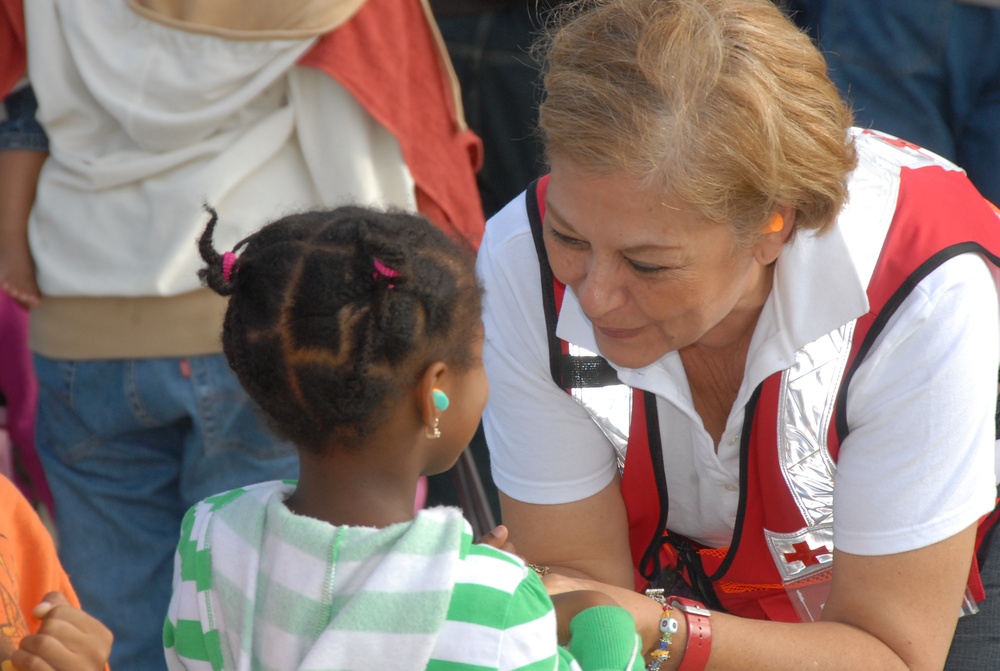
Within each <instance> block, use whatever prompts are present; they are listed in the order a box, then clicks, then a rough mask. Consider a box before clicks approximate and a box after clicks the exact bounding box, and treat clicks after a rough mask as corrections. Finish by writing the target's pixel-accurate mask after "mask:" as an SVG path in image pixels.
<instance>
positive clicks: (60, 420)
mask: <svg viewBox="0 0 1000 671" xmlns="http://www.w3.org/2000/svg"><path fill="white" fill-rule="evenodd" d="M34 360H35V376H36V378H37V379H38V408H37V411H36V429H35V441H36V447H37V449H38V451H39V452H40V453H42V454H43V455H44V454H45V453H50V454H52V455H54V456H56V457H57V458H58V459H59V460H60V461H62V462H63V463H66V464H74V463H78V462H80V461H82V460H83V459H85V458H86V457H87V456H88V455H90V454H92V453H93V452H94V451H95V450H97V449H98V448H99V447H100V445H101V442H102V441H101V438H100V436H99V435H98V433H97V432H96V431H94V430H93V429H92V428H91V426H90V425H89V424H88V422H87V421H86V420H85V418H84V416H83V415H81V413H80V411H79V403H78V402H76V401H77V400H78V399H74V395H75V394H78V393H79V389H78V388H77V385H76V384H75V382H76V373H77V363H76V362H73V361H60V360H55V359H48V358H45V357H42V356H39V355H37V354H36V355H35V357H34Z"/></svg>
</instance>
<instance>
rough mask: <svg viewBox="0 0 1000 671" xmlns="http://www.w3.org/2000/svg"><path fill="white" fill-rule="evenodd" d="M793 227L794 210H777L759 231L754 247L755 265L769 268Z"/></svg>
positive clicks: (791, 208)
mask: <svg viewBox="0 0 1000 671" xmlns="http://www.w3.org/2000/svg"><path fill="white" fill-rule="evenodd" d="M794 227H795V208H794V207H787V206H781V207H779V208H777V209H776V210H775V212H773V213H772V214H771V217H770V218H769V219H768V220H767V223H766V224H765V225H764V226H763V228H761V229H760V239H759V240H758V241H757V243H756V244H755V245H754V258H755V259H757V263H759V264H761V265H762V266H769V265H771V264H772V263H774V262H775V261H777V259H778V256H779V255H780V254H781V249H782V248H783V247H784V246H785V243H786V242H788V238H789V237H790V236H791V235H792V230H794Z"/></svg>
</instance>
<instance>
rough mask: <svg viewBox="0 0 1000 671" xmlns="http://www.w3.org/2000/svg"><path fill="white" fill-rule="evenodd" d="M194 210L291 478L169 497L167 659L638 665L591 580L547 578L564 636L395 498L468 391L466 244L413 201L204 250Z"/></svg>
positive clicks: (509, 583)
mask: <svg viewBox="0 0 1000 671" xmlns="http://www.w3.org/2000/svg"><path fill="white" fill-rule="evenodd" d="M211 214H212V218H211V221H210V222H209V223H208V226H207V228H206V230H205V232H204V234H203V235H202V237H201V240H200V243H199V247H200V250H201V255H202V258H203V259H204V260H205V262H206V264H207V267H206V268H205V269H203V270H202V271H201V275H202V278H203V279H204V280H205V281H206V282H207V284H208V286H209V287H211V288H212V289H214V290H215V291H217V292H218V293H220V294H222V295H228V296H229V297H230V298H229V306H228V310H227V312H226V318H225V324H224V327H223V347H224V351H225V354H226V357H227V359H228V360H229V363H230V365H231V366H232V368H233V370H234V371H235V372H236V374H237V376H238V377H239V379H240V381H241V382H242V384H243V385H244V387H246V389H247V391H248V392H249V394H250V396H251V397H252V398H253V399H254V400H255V401H256V402H257V403H258V404H259V405H260V406H261V408H262V409H263V410H264V412H265V414H266V415H268V416H269V418H270V420H271V423H272V424H273V426H274V427H275V428H276V429H277V430H278V431H279V432H281V433H283V434H284V435H285V436H286V437H287V438H289V439H290V440H291V441H292V442H294V443H295V445H296V446H297V447H298V450H299V457H300V473H301V475H300V479H299V480H298V482H297V483H295V482H268V483H263V484H259V485H254V486H250V487H245V488H242V489H238V490H234V491H231V492H227V493H224V494H220V495H218V496H214V497H211V498H209V499H206V500H205V501H203V502H202V503H200V504H198V505H196V506H195V507H194V508H192V509H191V511H189V513H188V515H187V517H186V518H185V521H184V525H183V528H182V531H181V540H180V544H179V547H178V552H177V563H176V569H175V578H174V593H173V599H172V601H171V603H170V609H169V612H168V616H167V621H166V623H165V627H164V646H165V648H166V656H167V665H168V667H169V668H170V669H171V670H172V671H176V670H178V669H192V670H194V669H198V670H200V669H205V670H206V671H207V670H209V669H214V670H216V671H218V670H219V669H225V670H227V671H234V670H235V669H288V670H292V669H302V670H311V671H317V670H322V669H342V670H357V671H369V670H371V669H379V668H393V669H413V670H417V669H432V670H433V669H438V670H442V671H443V670H445V669H447V670H449V671H460V670H461V669H479V670H482V669H501V668H502V669H521V668H526V667H527V668H531V669H541V668H546V669H579V668H581V667H582V668H583V669H608V670H610V669H620V670H633V669H634V670H640V669H642V665H643V660H642V655H641V650H640V645H641V642H640V640H639V638H638V636H637V634H636V632H635V627H634V623H633V621H632V617H631V615H630V614H628V613H627V612H626V611H624V610H622V609H620V608H617V607H616V606H614V605H611V604H613V602H612V601H611V600H610V598H609V597H606V596H604V595H602V594H600V593H597V592H575V593H570V594H569V595H566V596H563V595H560V596H559V597H556V598H557V601H558V602H559V603H560V605H559V606H557V608H556V610H558V611H559V612H558V615H559V618H560V621H561V622H566V621H569V620H572V621H571V623H570V631H571V633H572V636H571V639H570V641H569V650H568V651H567V650H566V649H563V648H561V647H559V645H558V642H557V630H556V610H554V608H553V602H552V600H551V599H550V598H549V596H548V595H547V593H546V591H545V587H544V586H543V584H542V582H541V580H540V579H539V577H538V576H537V575H536V574H535V573H534V572H533V571H532V570H531V569H529V568H527V567H526V566H525V564H524V562H523V561H521V560H520V559H519V558H518V557H515V556H513V555H510V554H507V553H506V552H503V551H501V550H498V549H495V548H493V547H490V546H487V545H476V544H474V543H473V539H472V531H471V528H470V526H469V524H468V523H467V522H466V521H465V519H464V518H463V517H462V515H461V512H460V511H459V510H457V509H453V508H433V509H428V510H422V511H420V512H419V513H418V514H416V515H414V510H413V501H414V492H415V488H416V485H417V480H418V478H419V477H420V476H422V475H430V474H434V473H438V472H441V471H444V470H446V469H448V468H449V467H450V466H451V465H452V464H454V463H455V461H456V459H457V458H458V456H459V454H460V453H461V451H462V450H463V449H464V448H465V446H466V445H467V444H468V442H469V440H470V439H471V438H472V435H473V433H474V432H475V430H476V427H477V425H478V423H479V417H480V414H481V412H482V410H483V406H484V404H485V402H486V396H487V383H486V377H485V373H484V371H483V367H482V361H481V355H482V347H483V328H482V323H481V321H480V288H479V285H478V283H477V281H476V277H475V274H474V270H473V258H472V254H471V252H467V251H465V250H463V249H460V248H459V247H458V246H457V245H456V244H455V243H453V242H452V241H451V240H449V239H448V238H447V237H446V236H445V235H444V234H442V233H441V232H440V231H438V230H437V229H436V228H434V227H433V226H431V225H430V224H428V223H427V222H426V221H425V220H423V219H422V218H420V217H418V216H414V215H409V214H403V213H395V212H388V213H387V212H378V211H373V210H368V209H364V208H359V207H342V208H339V209H336V210H332V211H324V212H309V213H305V214H296V215H292V216H288V217H285V218H283V219H281V220H279V221H277V222H274V223H272V224H270V225H268V226H266V227H264V228H263V229H261V230H260V231H258V232H257V233H255V234H254V235H252V236H250V237H249V238H247V239H246V240H244V241H243V242H241V243H240V244H239V245H237V247H236V250H234V251H233V252H226V253H224V254H221V255H220V254H219V253H218V252H217V251H215V249H214V248H213V245H212V235H213V231H214V229H215V225H216V215H215V213H214V212H211ZM237 252H239V256H236V253H237ZM574 657H575V658H576V659H575V660H574ZM578 664H579V665H578Z"/></svg>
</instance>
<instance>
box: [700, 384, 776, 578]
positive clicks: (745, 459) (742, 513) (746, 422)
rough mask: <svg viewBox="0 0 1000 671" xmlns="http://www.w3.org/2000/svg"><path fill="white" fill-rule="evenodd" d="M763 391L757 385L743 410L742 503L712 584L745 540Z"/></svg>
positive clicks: (722, 574) (760, 385) (761, 386)
mask: <svg viewBox="0 0 1000 671" xmlns="http://www.w3.org/2000/svg"><path fill="white" fill-rule="evenodd" d="M763 389H764V383H763V382H761V383H760V384H759V385H757V388H756V389H755V390H754V392H753V395H752V396H750V400H749V401H747V405H746V407H745V408H744V409H743V429H742V433H741V435H740V503H739V506H737V508H736V527H735V528H734V529H733V540H732V542H731V543H730V544H729V551H728V552H727V553H726V558H725V559H724V560H723V562H722V564H721V565H719V570H717V571H716V572H715V573H714V574H713V575H710V576H708V579H709V580H710V581H711V582H715V581H716V580H718V579H719V578H721V577H722V576H724V575H726V571H728V570H729V567H730V566H732V563H733V560H734V559H735V558H736V550H737V549H738V548H739V546H740V540H741V539H742V538H743V522H744V520H745V519H746V514H747V489H748V488H749V485H750V436H751V433H752V431H753V421H754V418H755V417H756V416H757V401H759V400H760V393H761V391H763Z"/></svg>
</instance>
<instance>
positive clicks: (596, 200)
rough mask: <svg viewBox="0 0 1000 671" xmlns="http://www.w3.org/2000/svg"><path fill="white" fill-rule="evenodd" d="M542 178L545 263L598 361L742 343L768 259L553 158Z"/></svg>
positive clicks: (626, 362) (765, 285)
mask: <svg viewBox="0 0 1000 671" xmlns="http://www.w3.org/2000/svg"><path fill="white" fill-rule="evenodd" d="M550 180H551V181H550V183H549V189H548V195H547V198H546V209H545V222H544V232H545V248H546V250H547V251H548V255H549V262H550V263H551V265H552V271H553V273H554V274H555V276H556V278H558V279H559V280H560V281H561V282H563V283H565V284H566V285H567V286H569V287H571V288H572V289H573V293H574V294H576V296H577V298H578V299H579V301H580V305H581V307H582V308H583V311H584V312H585V313H586V315H587V317H588V318H589V319H590V321H591V322H592V323H593V326H594V336H595V337H596V339H597V345H598V347H599V349H600V351H601V354H602V355H603V356H605V357H606V358H607V359H609V360H610V361H612V362H614V363H615V364H618V365H620V366H624V367H628V368H640V367H642V366H646V365H649V364H651V363H653V362H654V361H656V360H657V359H659V358H660V357H662V356H663V355H664V354H666V353H667V352H671V351H673V350H679V349H681V348H684V347H688V346H690V345H695V344H697V345H699V346H706V347H713V348H720V349H721V350H725V348H733V347H739V345H740V343H744V344H745V343H746V342H747V341H748V339H749V336H750V335H751V333H752V331H753V327H754V325H755V324H756V320H757V316H758V315H759V314H760V310H761V308H762V307H763V305H764V301H765V300H766V299H767V295H768V293H769V292H770V287H771V271H770V267H769V266H768V265H766V264H765V263H764V262H763V261H766V262H767V263H770V261H773V259H772V258H767V255H766V254H765V255H763V256H762V255H761V254H760V253H759V252H760V250H759V249H758V248H756V247H754V248H747V247H745V246H739V245H738V244H737V243H736V239H735V237H734V235H733V233H732V230H731V229H730V227H729V226H726V225H723V224H718V223H711V222H706V221H704V220H701V219H699V218H698V217H697V216H695V215H694V214H693V213H692V212H690V211H686V210H684V209H681V208H679V207H676V206H675V204H673V203H664V202H663V200H662V198H661V197H660V196H659V195H658V194H653V193H650V192H647V191H644V190H643V189H642V188H641V187H640V185H639V183H638V180H635V179H632V178H629V177H623V176H616V175H611V176H607V175H604V176H598V175H594V174H592V173H588V172H586V171H584V170H581V169H580V168H578V167H577V166H575V165H574V164H572V163H570V162H568V161H561V160H558V159H556V160H553V162H552V173H551V178H550ZM779 247H780V244H779ZM775 255H776V254H775Z"/></svg>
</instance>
